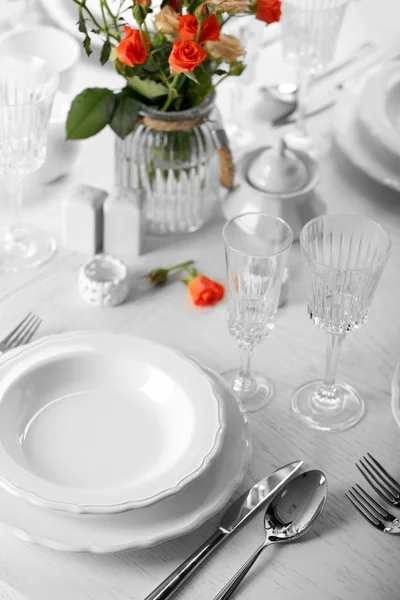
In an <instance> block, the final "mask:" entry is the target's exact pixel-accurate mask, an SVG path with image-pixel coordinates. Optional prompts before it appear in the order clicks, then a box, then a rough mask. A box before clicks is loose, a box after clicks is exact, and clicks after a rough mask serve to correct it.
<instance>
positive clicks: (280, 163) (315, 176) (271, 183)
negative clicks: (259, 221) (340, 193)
mask: <svg viewBox="0 0 400 600" xmlns="http://www.w3.org/2000/svg"><path fill="white" fill-rule="evenodd" d="M318 182H319V169H318V163H317V161H316V160H315V159H313V158H312V157H311V156H310V155H309V154H306V153H305V152H301V151H298V150H296V151H294V150H290V149H289V148H288V147H287V146H286V143H285V142H284V140H282V139H280V140H279V141H278V142H277V143H276V144H275V145H274V146H266V147H265V146H264V147H261V148H256V149H255V150H251V151H250V152H248V153H247V154H246V155H245V156H243V158H242V159H241V160H240V161H239V162H238V163H237V164H236V174H235V185H234V186H233V188H232V189H231V190H230V191H229V193H228V194H227V196H226V198H225V200H224V201H223V204H222V210H223V213H224V215H225V217H226V218H227V219H231V218H233V217H235V216H237V215H239V214H242V213H245V212H264V213H269V214H271V215H274V216H277V217H280V218H281V219H284V220H285V221H286V222H287V223H288V224H289V225H290V227H291V228H292V229H293V233H294V239H298V237H299V235H300V232H301V230H302V228H303V226H304V225H305V224H306V223H307V222H308V221H309V220H310V219H313V218H314V217H316V216H317V215H319V214H322V213H323V212H325V206H324V204H323V203H322V202H321V200H320V199H319V198H318V197H317V194H316V192H315V188H316V186H317V183H318Z"/></svg>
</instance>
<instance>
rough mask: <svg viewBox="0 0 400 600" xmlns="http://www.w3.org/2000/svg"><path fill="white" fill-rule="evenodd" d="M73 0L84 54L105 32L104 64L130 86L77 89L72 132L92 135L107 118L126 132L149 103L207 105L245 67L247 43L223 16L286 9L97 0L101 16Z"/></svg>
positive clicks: (272, 14)
mask: <svg viewBox="0 0 400 600" xmlns="http://www.w3.org/2000/svg"><path fill="white" fill-rule="evenodd" d="M74 2H75V3H76V4H77V7H78V16H79V21H78V27H79V31H80V32H81V33H83V34H84V42H83V45H84V48H85V50H86V53H87V54H88V55H90V54H91V35H92V34H93V33H94V34H96V35H99V36H101V38H102V40H103V45H102V50H101V55H100V60H101V63H102V64H103V65H104V64H105V63H107V62H108V61H110V60H111V61H112V62H113V64H114V67H115V70H116V71H117V73H118V74H119V75H121V77H122V78H123V80H124V85H123V87H121V89H118V90H116V91H112V90H109V89H105V88H91V89H86V90H84V91H83V92H82V93H81V94H79V95H78V96H77V97H76V98H75V99H74V101H73V103H72V105H71V109H70V112H69V115H68V120H67V137H68V138H69V139H82V138H87V137H90V136H93V135H95V134H97V133H98V132H99V131H101V130H102V129H103V128H104V127H105V126H107V125H109V126H110V127H111V128H112V129H113V131H114V132H115V133H116V134H117V135H118V136H119V137H120V138H125V137H126V136H128V135H129V134H130V133H131V132H132V131H133V130H134V128H135V125H136V123H137V121H138V119H139V114H140V110H141V107H143V106H148V107H151V108H154V109H157V110H159V111H164V112H167V111H168V112H170V111H183V110H187V109H190V108H193V107H196V106H199V105H201V104H202V103H203V102H204V101H205V99H206V98H207V97H208V96H210V94H212V92H213V91H214V90H215V88H216V87H217V86H218V85H219V84H220V83H221V82H222V81H223V80H224V79H225V78H227V77H229V76H238V75H240V74H241V73H242V72H243V70H244V68H245V65H244V63H243V58H244V56H245V48H243V47H242V45H241V43H240V41H239V40H238V39H237V38H235V37H234V36H232V35H227V34H224V33H223V28H224V25H225V23H226V22H227V21H228V20H229V19H230V18H231V17H232V16H235V15H245V14H254V15H255V18H256V19H259V20H261V21H264V22H265V23H267V24H269V23H273V22H275V21H278V20H279V18H280V14H281V12H280V0H163V3H162V5H161V9H160V10H159V11H157V12H156V13H153V11H152V5H151V0H134V2H133V4H132V5H131V6H129V8H127V7H126V6H127V5H126V2H125V1H124V0H99V5H100V13H101V18H99V17H97V16H95V15H94V14H93V12H92V11H91V10H90V9H89V7H88V6H87V4H86V0H74ZM151 13H153V14H154V18H152V14H151ZM129 15H130V17H129ZM127 16H128V17H129V18H127ZM127 21H129V23H130V25H129V24H128V22H127ZM132 21H133V22H132ZM149 21H152V23H151V24H150V22H149Z"/></svg>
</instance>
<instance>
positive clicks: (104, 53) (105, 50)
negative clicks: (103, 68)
mask: <svg viewBox="0 0 400 600" xmlns="http://www.w3.org/2000/svg"><path fill="white" fill-rule="evenodd" d="M110 54H111V44H110V42H109V41H108V40H106V41H105V42H104V44H103V47H102V49H101V55H100V62H101V64H102V65H105V64H106V62H107V61H108V59H109V58H110Z"/></svg>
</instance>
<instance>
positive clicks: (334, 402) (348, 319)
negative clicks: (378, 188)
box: [292, 214, 391, 431]
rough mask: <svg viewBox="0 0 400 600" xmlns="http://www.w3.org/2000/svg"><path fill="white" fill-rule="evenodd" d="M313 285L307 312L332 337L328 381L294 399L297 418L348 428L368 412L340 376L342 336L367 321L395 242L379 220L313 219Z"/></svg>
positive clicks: (307, 230) (306, 253)
mask: <svg viewBox="0 0 400 600" xmlns="http://www.w3.org/2000/svg"><path fill="white" fill-rule="evenodd" d="M300 244H301V249H302V255H303V260H304V266H305V272H306V279H307V284H308V313H309V315H310V318H311V320H312V321H313V323H314V324H315V325H318V326H319V327H320V328H321V329H322V331H325V333H326V338H327V349H326V369H325V377H324V379H323V381H312V382H311V383H307V384H305V385H303V386H302V387H301V388H299V389H298V390H297V391H296V392H295V394H294V396H293V397H292V409H293V410H294V412H295V414H296V416H297V417H298V418H299V419H301V420H302V421H303V422H304V423H306V424H307V425H309V426H310V427H313V428H314V429H321V430H324V431H333V430H340V429H347V428H348V427H352V426H353V425H355V423H357V421H359V419H360V418H361V417H362V415H363V413H364V403H363V400H362V398H361V397H360V396H359V394H358V393H357V392H356V390H355V389H354V388H352V387H351V386H350V385H348V384H347V383H339V382H336V380H335V375H336V367H337V364H338V359H339V353H340V349H341V347H342V343H343V340H344V338H345V336H346V333H347V332H348V331H354V330H356V329H359V328H360V327H361V326H362V325H363V324H364V323H365V322H366V320H367V318H368V315H369V312H370V309H371V304H372V299H373V297H374V294H375V290H376V288H377V285H378V283H379V279H380V277H381V274H382V271H383V269H384V266H385V264H386V261H387V259H388V257H389V253H390V247H391V242H390V238H389V235H388V234H387V233H386V231H385V230H384V229H383V227H381V225H379V224H378V223H375V222H374V221H370V220H369V219H367V218H365V217H362V216H361V215H353V214H328V215H324V216H321V217H317V218H316V219H313V220H312V221H310V222H309V223H307V224H306V225H305V227H304V228H303V230H302V232H301V234H300Z"/></svg>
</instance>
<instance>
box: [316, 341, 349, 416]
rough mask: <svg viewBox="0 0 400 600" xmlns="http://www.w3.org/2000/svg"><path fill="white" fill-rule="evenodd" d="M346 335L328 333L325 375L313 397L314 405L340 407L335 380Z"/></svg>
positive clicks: (328, 407) (330, 407)
mask: <svg viewBox="0 0 400 600" xmlns="http://www.w3.org/2000/svg"><path fill="white" fill-rule="evenodd" d="M345 335H346V334H344V333H342V334H337V333H328V334H327V339H326V341H327V344H326V367H325V376H324V380H323V382H322V385H321V387H320V389H319V390H318V391H317V392H316V394H315V395H314V397H313V398H312V403H313V404H314V406H318V407H319V408H324V409H331V410H334V409H338V408H339V407H340V405H341V403H342V400H341V398H340V397H338V394H337V391H336V388H335V380H336V370H337V365H338V361H339V356H340V350H341V348H342V344H343V340H344V338H345Z"/></svg>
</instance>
